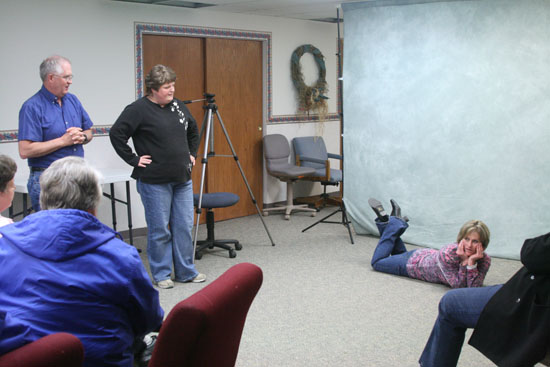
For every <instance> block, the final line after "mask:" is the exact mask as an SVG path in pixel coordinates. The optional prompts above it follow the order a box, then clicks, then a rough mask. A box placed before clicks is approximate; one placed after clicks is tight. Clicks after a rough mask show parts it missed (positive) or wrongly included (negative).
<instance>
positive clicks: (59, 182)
mask: <svg viewBox="0 0 550 367" xmlns="http://www.w3.org/2000/svg"><path fill="white" fill-rule="evenodd" d="M100 177H101V175H100V173H99V172H98V171H97V170H96V169H94V168H93V167H92V166H90V165H89V164H88V163H87V162H86V161H85V160H84V159H83V158H80V157H76V156H69V157H65V158H61V159H59V160H57V161H55V162H53V163H52V164H51V165H50V166H49V167H48V168H47V169H46V170H45V171H44V173H42V175H41V176H40V206H41V207H42V209H46V210H48V209H80V210H84V211H88V210H94V209H96V208H97V206H98V205H99V200H100V199H101V194H102V191H101V186H100V184H99V180H100Z"/></svg>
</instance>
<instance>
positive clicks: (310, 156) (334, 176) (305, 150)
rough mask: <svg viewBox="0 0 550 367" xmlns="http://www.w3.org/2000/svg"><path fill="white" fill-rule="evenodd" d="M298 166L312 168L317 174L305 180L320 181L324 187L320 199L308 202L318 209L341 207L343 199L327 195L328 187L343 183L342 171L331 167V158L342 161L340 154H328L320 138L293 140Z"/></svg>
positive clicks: (305, 137) (308, 137)
mask: <svg viewBox="0 0 550 367" xmlns="http://www.w3.org/2000/svg"><path fill="white" fill-rule="evenodd" d="M292 145H293V146H294V153H295V154H296V164H297V165H298V166H301V167H311V168H314V169H315V173H314V174H312V175H310V176H308V177H307V178H305V179H306V180H310V181H319V182H320V183H321V185H322V186H323V193H322V194H321V196H320V197H319V198H318V199H315V198H312V200H313V201H310V200H306V201H307V202H309V203H310V204H313V205H314V206H315V207H316V208H322V207H324V206H325V205H326V204H332V205H337V206H338V205H340V203H341V198H333V197H331V196H329V195H328V194H327V186H338V185H339V184H340V182H342V170H340V169H334V168H331V167H330V160H329V158H333V159H338V160H342V156H341V155H340V154H333V153H328V152H327V148H326V146H325V141H324V140H323V138H322V137H320V136H304V137H299V138H294V139H293V140H292Z"/></svg>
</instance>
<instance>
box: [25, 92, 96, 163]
mask: <svg viewBox="0 0 550 367" xmlns="http://www.w3.org/2000/svg"><path fill="white" fill-rule="evenodd" d="M57 100H58V99H57V97H56V96H54V95H53V94H52V93H50V92H49V91H48V90H47V89H46V88H45V87H44V86H42V88H40V90H39V91H38V92H37V93H36V94H35V95H34V96H32V97H31V98H29V99H28V100H27V101H26V102H25V103H24V104H23V106H22V107H21V110H20V111H19V140H30V141H34V142H44V141H48V140H52V139H56V138H59V137H60V136H62V135H63V134H65V131H66V130H67V129H68V128H69V127H72V126H75V127H79V128H81V129H82V130H88V129H90V128H91V127H92V126H93V123H92V120H90V116H88V113H87V112H86V111H85V110H84V107H82V104H81V103H80V101H79V100H78V98H77V97H76V96H75V95H74V94H71V93H67V94H66V95H65V96H64V97H63V98H61V102H62V105H61V106H60V105H59V103H58V101H57ZM70 155H76V156H80V157H84V149H83V148H82V144H76V145H71V146H68V147H63V148H61V149H59V150H56V151H55V152H52V153H50V154H47V155H44V156H42V157H37V158H29V166H31V167H44V168H47V167H49V165H50V164H51V163H52V162H54V161H56V160H58V159H60V158H63V157H66V156H70Z"/></svg>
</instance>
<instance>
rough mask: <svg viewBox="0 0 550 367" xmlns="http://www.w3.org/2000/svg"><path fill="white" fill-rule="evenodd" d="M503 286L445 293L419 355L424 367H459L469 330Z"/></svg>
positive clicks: (462, 289) (461, 289) (460, 289)
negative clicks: (466, 334)
mask: <svg viewBox="0 0 550 367" xmlns="http://www.w3.org/2000/svg"><path fill="white" fill-rule="evenodd" d="M501 287H502V284H500V285H493V286H490V287H481V288H459V289H453V290H450V291H448V292H447V293H445V295H444V296H443V297H442V298H441V301H440V302H439V315H438V316H437V320H436V321H435V325H434V327H433V329H432V333H431V334H430V338H429V339H428V342H427V343H426V347H425V348H424V352H422V355H421V356H420V360H419V362H420V366H422V367H451V366H453V367H454V366H456V364H457V363H458V358H459V356H460V351H461V350H462V345H463V344H464V337H465V333H466V329H468V328H474V327H475V326H476V324H477V320H478V319H479V315H480V314H481V311H483V309H484V308H485V305H486V304H487V302H489V300H490V299H491V297H493V295H494V294H495V293H496V292H497V291H498V290H499V289H500V288H501Z"/></svg>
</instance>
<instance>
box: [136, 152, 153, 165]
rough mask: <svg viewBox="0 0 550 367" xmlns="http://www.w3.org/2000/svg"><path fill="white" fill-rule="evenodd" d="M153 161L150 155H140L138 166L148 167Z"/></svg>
mask: <svg viewBox="0 0 550 367" xmlns="http://www.w3.org/2000/svg"><path fill="white" fill-rule="evenodd" d="M151 162H152V160H151V156H150V155H142V156H141V157H139V162H138V167H147V165H148V164H149V163H151Z"/></svg>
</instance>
